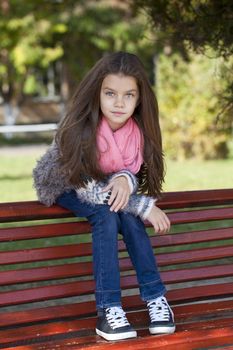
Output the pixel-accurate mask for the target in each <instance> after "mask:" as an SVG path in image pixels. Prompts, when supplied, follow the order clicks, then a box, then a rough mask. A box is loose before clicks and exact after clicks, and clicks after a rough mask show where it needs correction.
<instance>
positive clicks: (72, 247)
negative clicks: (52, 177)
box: [0, 189, 233, 350]
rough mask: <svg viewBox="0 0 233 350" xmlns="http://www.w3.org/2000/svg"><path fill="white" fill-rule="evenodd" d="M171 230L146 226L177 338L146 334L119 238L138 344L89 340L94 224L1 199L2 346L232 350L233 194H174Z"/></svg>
mask: <svg viewBox="0 0 233 350" xmlns="http://www.w3.org/2000/svg"><path fill="white" fill-rule="evenodd" d="M158 206H160V208H161V209H164V210H165V211H166V212H167V214H168V216H169V218H170V220H171V222H172V230H171V232H170V233H168V234H166V235H156V234H155V233H154V232H153V229H152V228H151V227H150V224H149V222H146V223H145V224H146V226H147V230H148V233H149V235H150V237H151V242H152V245H153V248H154V250H155V254H156V259H157V263H158V266H159V268H160V271H161V276H162V279H163V281H164V282H165V284H166V286H167V289H168V293H167V295H166V296H167V299H168V300H169V303H170V305H171V306H172V308H173V311H174V314H175V320H176V325H177V328H176V332H175V333H174V334H172V335H157V336H151V335H149V331H148V323H149V318H148V314H147V311H146V309H145V304H144V303H143V302H142V301H141V299H140V297H139V291H138V288H137V286H138V285H137V279H136V276H135V271H134V270H133V267H132V264H131V262H130V259H129V257H128V254H127V252H126V250H125V245H124V243H123V241H122V240H121V236H119V257H120V268H121V286H122V290H123V293H122V294H123V298H122V301H123V307H124V309H125V310H126V311H127V315H128V319H129V320H130V322H131V323H132V324H133V326H134V327H135V328H136V329H137V331H138V337H137V338H136V339H129V340H124V341H120V342H107V341H105V340H104V339H102V338H100V337H99V336H97V335H96V334H95V324H96V310H95V302H94V281H93V273H92V246H91V234H90V225H89V224H88V223H87V222H86V221H85V220H81V221H80V219H79V218H76V217H74V216H73V215H72V213H70V212H69V211H68V210H65V209H62V208H60V207H58V206H53V207H50V208H47V207H45V206H43V205H42V204H40V203H39V202H37V201H31V202H18V203H0V242H1V248H0V349H8V350H9V349H15V350H22V349H24V350H29V349H30V350H42V349H43V350H45V349H47V350H49V349H51V350H52V349H64V350H68V349H70V350H71V349H72V350H74V349H84V348H85V349H86V348H88V349H105V348H107V347H109V348H110V349H113V350H114V349H134V350H137V349H172V350H176V349H179V350H186V349H187V350H188V349H192V350H193V349H225V348H226V349H228V350H229V349H233V189H225V190H206V191H187V192H172V193H171V192H170V193H165V194H164V195H163V198H162V200H160V201H159V202H158Z"/></svg>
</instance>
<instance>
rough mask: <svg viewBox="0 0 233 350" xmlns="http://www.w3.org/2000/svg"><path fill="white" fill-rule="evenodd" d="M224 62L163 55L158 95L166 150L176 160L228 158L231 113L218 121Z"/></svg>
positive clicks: (192, 56) (158, 80)
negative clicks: (187, 59)
mask: <svg viewBox="0 0 233 350" xmlns="http://www.w3.org/2000/svg"><path fill="white" fill-rule="evenodd" d="M232 63H233V61H232ZM225 68H226V67H225V65H223V62H222V59H221V58H216V59H212V60H210V59H208V58H207V57H206V56H203V55H197V54H195V55H194V54H192V55H190V56H189V61H188V62H187V61H185V60H184V59H181V57H180V56H179V55H178V54H173V55H169V56H167V55H160V57H159V60H158V71H159V74H158V79H157V82H158V84H157V91H158V98H159V105H160V111H161V121H162V126H163V131H164V134H163V135H164V147H165V150H166V152H167V154H168V155H169V156H170V157H171V158H173V159H180V160H182V159H185V158H193V157H195V158H199V159H216V158H226V157H227V155H228V152H229V149H228V143H229V141H230V139H231V137H232V110H231V109H229V110H228V111H226V112H225V113H224V115H223V116H221V118H219V116H218V113H219V106H220V104H221V101H220V99H219V96H220V95H221V92H222V89H223V85H224V84H225V81H224V80H223V79H222V77H221V71H222V69H225Z"/></svg>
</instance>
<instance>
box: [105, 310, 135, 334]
mask: <svg viewBox="0 0 233 350" xmlns="http://www.w3.org/2000/svg"><path fill="white" fill-rule="evenodd" d="M106 318H107V321H108V323H109V325H110V326H111V328H112V329H116V328H119V327H125V326H129V325H130V324H129V322H128V320H127V318H126V316H125V312H124V310H123V309H122V307H120V306H113V307H109V308H107V309H106Z"/></svg>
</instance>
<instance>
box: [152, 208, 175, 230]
mask: <svg viewBox="0 0 233 350" xmlns="http://www.w3.org/2000/svg"><path fill="white" fill-rule="evenodd" d="M147 220H148V221H150V222H151V224H152V225H153V226H154V229H155V232H157V233H166V232H168V231H169V230H170V226H171V224H170V221H169V219H168V217H167V215H166V214H165V213H164V211H162V210H161V209H159V208H158V207H156V205H154V206H153V207H152V209H151V211H150V214H149V215H148V217H147Z"/></svg>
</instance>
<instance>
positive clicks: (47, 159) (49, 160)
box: [33, 142, 155, 219]
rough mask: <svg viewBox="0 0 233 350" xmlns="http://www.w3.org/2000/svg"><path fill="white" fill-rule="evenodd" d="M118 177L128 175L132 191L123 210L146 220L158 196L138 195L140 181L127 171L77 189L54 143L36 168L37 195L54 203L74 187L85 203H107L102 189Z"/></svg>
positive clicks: (90, 182) (35, 185) (34, 173)
mask: <svg viewBox="0 0 233 350" xmlns="http://www.w3.org/2000/svg"><path fill="white" fill-rule="evenodd" d="M116 176H126V178H127V180H128V183H129V185H130V189H131V193H132V194H131V196H130V198H129V202H128V205H127V206H126V207H125V208H124V209H123V211H124V212H126V213H131V214H133V215H135V216H137V215H139V216H140V217H141V218H142V219H146V218H147V216H148V214H149V213H150V211H151V208H152V206H153V205H154V202H155V198H152V197H149V196H145V195H141V194H136V191H137V180H136V177H135V176H134V175H133V174H132V173H130V172H129V171H128V170H123V171H121V172H118V173H116V174H113V175H112V176H111V177H108V178H107V180H106V182H96V181H95V180H94V179H92V180H90V181H88V182H87V185H86V186H85V187H82V188H78V189H77V188H75V187H74V186H73V185H71V184H70V183H69V181H68V180H67V178H66V176H65V174H64V173H63V172H62V170H61V166H60V163H59V149H58V147H57V145H56V144H55V142H53V143H52V145H51V146H50V147H49V149H48V150H47V152H46V153H45V154H44V155H43V156H42V157H41V159H40V160H38V162H37V165H36V167H35V168H34V169H33V179H34V187H35V189H36V192H37V197H38V199H39V201H40V202H42V203H43V204H45V205H46V206H51V205H53V204H54V203H56V199H57V198H58V197H59V196H60V195H61V194H62V193H64V192H69V191H71V190H75V191H76V194H77V197H78V198H79V199H80V200H81V201H83V202H87V203H90V204H92V205H95V204H106V203H107V201H106V198H107V196H108V193H105V194H104V193H103V192H102V188H103V187H104V186H105V185H106V183H107V182H108V181H109V180H110V179H112V178H113V177H116Z"/></svg>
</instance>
